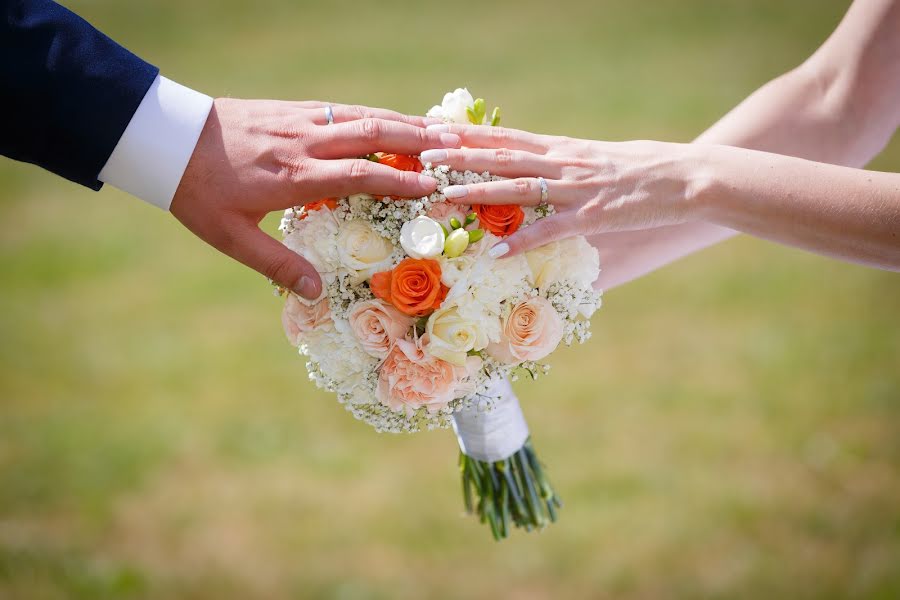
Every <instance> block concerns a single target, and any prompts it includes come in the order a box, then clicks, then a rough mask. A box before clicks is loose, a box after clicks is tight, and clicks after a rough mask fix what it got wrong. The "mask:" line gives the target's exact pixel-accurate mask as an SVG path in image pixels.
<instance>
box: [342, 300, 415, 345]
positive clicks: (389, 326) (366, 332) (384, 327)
mask: <svg viewBox="0 0 900 600" xmlns="http://www.w3.org/2000/svg"><path fill="white" fill-rule="evenodd" d="M347 318H348V320H349V322H350V329H351V331H352V332H353V335H354V336H355V337H356V339H357V340H358V341H359V343H360V345H361V346H362V347H363V350H365V351H366V352H367V353H368V354H369V355H370V356H374V357H375V358H385V357H387V355H388V353H389V352H390V351H391V348H393V347H394V343H395V342H396V341H397V340H398V339H401V338H403V337H405V336H406V335H407V334H408V333H409V330H410V328H411V327H412V326H413V324H414V323H415V322H416V320H415V318H413V317H409V316H407V315H405V314H403V313H402V312H400V311H399V310H397V309H396V308H394V307H393V306H391V305H390V304H388V303H387V302H384V301H382V300H366V301H365V302H360V303H359V304H356V305H355V306H354V307H353V308H352V309H351V310H350V313H349V315H348V316H347Z"/></svg>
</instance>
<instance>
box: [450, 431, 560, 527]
mask: <svg viewBox="0 0 900 600" xmlns="http://www.w3.org/2000/svg"><path fill="white" fill-rule="evenodd" d="M459 465H460V474H461V476H462V491H463V503H464V504H465V507H466V512H468V513H469V514H473V513H474V514H477V515H478V518H479V520H480V521H481V522H482V523H487V525H488V527H490V530H491V535H492V536H493V537H494V539H495V540H501V539H504V538H507V537H509V532H510V530H511V529H510V524H512V525H514V526H515V527H519V528H522V529H525V530H526V531H531V530H533V529H538V530H539V529H543V528H544V527H546V526H547V525H549V524H550V523H553V522H555V521H556V519H557V510H558V509H559V508H561V507H562V502H560V500H559V498H558V497H557V495H556V492H554V491H553V487H552V486H551V485H550V481H549V480H548V479H547V476H546V475H545V473H544V470H543V467H542V466H541V464H540V461H539V460H538V458H537V455H536V454H535V453H534V448H533V447H532V445H531V439H530V438H529V439H528V440H526V441H525V444H524V445H523V446H522V448H520V449H519V450H518V451H517V452H516V453H515V454H513V455H512V456H510V457H509V458H507V459H504V460H498V461H495V462H492V463H489V462H485V461H481V460H478V459H475V458H472V457H471V456H466V455H465V454H463V453H462V452H460V455H459Z"/></svg>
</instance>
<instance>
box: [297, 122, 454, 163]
mask: <svg viewBox="0 0 900 600" xmlns="http://www.w3.org/2000/svg"><path fill="white" fill-rule="evenodd" d="M316 133H317V138H316V139H314V140H313V141H312V142H311V144H310V146H309V148H310V151H311V152H312V154H313V156H315V157H316V158H348V157H351V156H363V155H366V154H370V153H372V152H390V153H396V154H419V153H420V152H422V151H423V150H427V149H429V148H458V147H459V144H460V140H459V136H458V135H456V134H455V133H441V132H438V131H428V130H427V129H424V128H422V127H416V126H415V125H409V124H408V123H398V122H396V121H386V120H384V119H358V120H356V121H351V122H348V123H340V124H335V125H330V126H328V127H321V128H317V129H316Z"/></svg>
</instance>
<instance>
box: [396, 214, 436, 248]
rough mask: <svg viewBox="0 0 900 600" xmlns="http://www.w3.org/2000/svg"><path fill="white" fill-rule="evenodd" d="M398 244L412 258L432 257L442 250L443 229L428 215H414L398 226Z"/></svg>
mask: <svg viewBox="0 0 900 600" xmlns="http://www.w3.org/2000/svg"><path fill="white" fill-rule="evenodd" d="M400 245H401V246H403V250H405V251H406V253H407V254H408V255H409V256H411V257H412V258H434V257H436V256H440V255H441V253H442V252H443V251H444V230H443V229H442V228H441V225H440V223H438V222H437V221H435V220H434V219H430V218H428V217H416V218H415V219H413V220H412V221H407V222H406V223H404V224H403V227H401V228H400Z"/></svg>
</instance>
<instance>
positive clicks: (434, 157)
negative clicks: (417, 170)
mask: <svg viewBox="0 0 900 600" xmlns="http://www.w3.org/2000/svg"><path fill="white" fill-rule="evenodd" d="M419 159H420V160H421V161H422V162H431V163H433V162H439V161H442V160H447V151H446V150H426V151H424V152H423V153H422V154H420V155H419Z"/></svg>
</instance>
